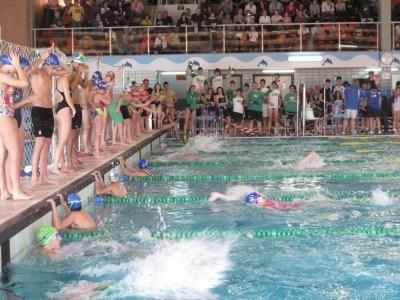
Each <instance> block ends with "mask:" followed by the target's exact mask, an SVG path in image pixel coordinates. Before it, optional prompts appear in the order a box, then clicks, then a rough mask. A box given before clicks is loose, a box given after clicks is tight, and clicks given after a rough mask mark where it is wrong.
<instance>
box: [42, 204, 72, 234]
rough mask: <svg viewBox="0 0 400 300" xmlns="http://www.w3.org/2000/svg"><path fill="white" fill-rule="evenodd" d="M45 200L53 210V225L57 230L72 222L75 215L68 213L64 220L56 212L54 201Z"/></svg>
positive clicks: (66, 226)
mask: <svg viewBox="0 0 400 300" xmlns="http://www.w3.org/2000/svg"><path fill="white" fill-rule="evenodd" d="M47 202H50V204H51V209H52V211H53V213H52V216H53V225H54V227H55V228H56V229H57V230H61V229H65V228H68V227H69V226H71V225H72V223H73V222H74V219H75V217H74V216H73V215H71V214H70V215H68V216H67V217H66V218H65V219H64V220H62V219H61V217H60V215H59V214H58V211H57V207H56V203H55V202H54V200H53V199H48V200H47Z"/></svg>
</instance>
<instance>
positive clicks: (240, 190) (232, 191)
mask: <svg viewBox="0 0 400 300" xmlns="http://www.w3.org/2000/svg"><path fill="white" fill-rule="evenodd" d="M255 191H257V189H256V188H254V187H252V186H250V185H235V186H231V187H229V188H228V189H227V191H226V194H227V195H228V196H230V197H235V198H236V199H237V200H242V199H244V198H245V197H246V196H247V195H248V194H250V193H253V192H255Z"/></svg>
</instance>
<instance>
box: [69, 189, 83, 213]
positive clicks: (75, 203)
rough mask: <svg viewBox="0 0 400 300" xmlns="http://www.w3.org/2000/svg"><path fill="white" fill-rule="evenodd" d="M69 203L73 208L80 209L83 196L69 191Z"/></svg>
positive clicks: (70, 207)
mask: <svg viewBox="0 0 400 300" xmlns="http://www.w3.org/2000/svg"><path fill="white" fill-rule="evenodd" d="M67 205H68V207H69V209H71V210H75V209H80V208H82V202H81V198H80V197H79V195H78V194H77V193H69V194H68V196H67Z"/></svg>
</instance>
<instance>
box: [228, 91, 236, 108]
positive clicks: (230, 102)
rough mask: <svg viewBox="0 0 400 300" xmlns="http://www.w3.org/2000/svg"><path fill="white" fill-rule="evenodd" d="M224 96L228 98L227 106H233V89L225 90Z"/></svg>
mask: <svg viewBox="0 0 400 300" xmlns="http://www.w3.org/2000/svg"><path fill="white" fill-rule="evenodd" d="M226 97H227V98H228V107H229V108H232V107H233V98H235V91H234V90H232V89H227V90H226Z"/></svg>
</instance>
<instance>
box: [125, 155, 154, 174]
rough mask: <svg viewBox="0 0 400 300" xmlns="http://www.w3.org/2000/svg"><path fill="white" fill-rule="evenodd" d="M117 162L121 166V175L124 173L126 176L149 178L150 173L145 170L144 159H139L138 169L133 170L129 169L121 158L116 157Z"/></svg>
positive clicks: (145, 163)
mask: <svg viewBox="0 0 400 300" xmlns="http://www.w3.org/2000/svg"><path fill="white" fill-rule="evenodd" d="M118 161H119V164H120V166H121V171H122V173H124V175H126V176H151V172H150V171H149V170H148V169H147V161H146V160H145V159H141V160H140V161H139V163H138V167H139V169H133V168H131V167H129V166H128V164H127V162H126V161H125V160H124V158H123V157H122V156H120V157H118Z"/></svg>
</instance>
